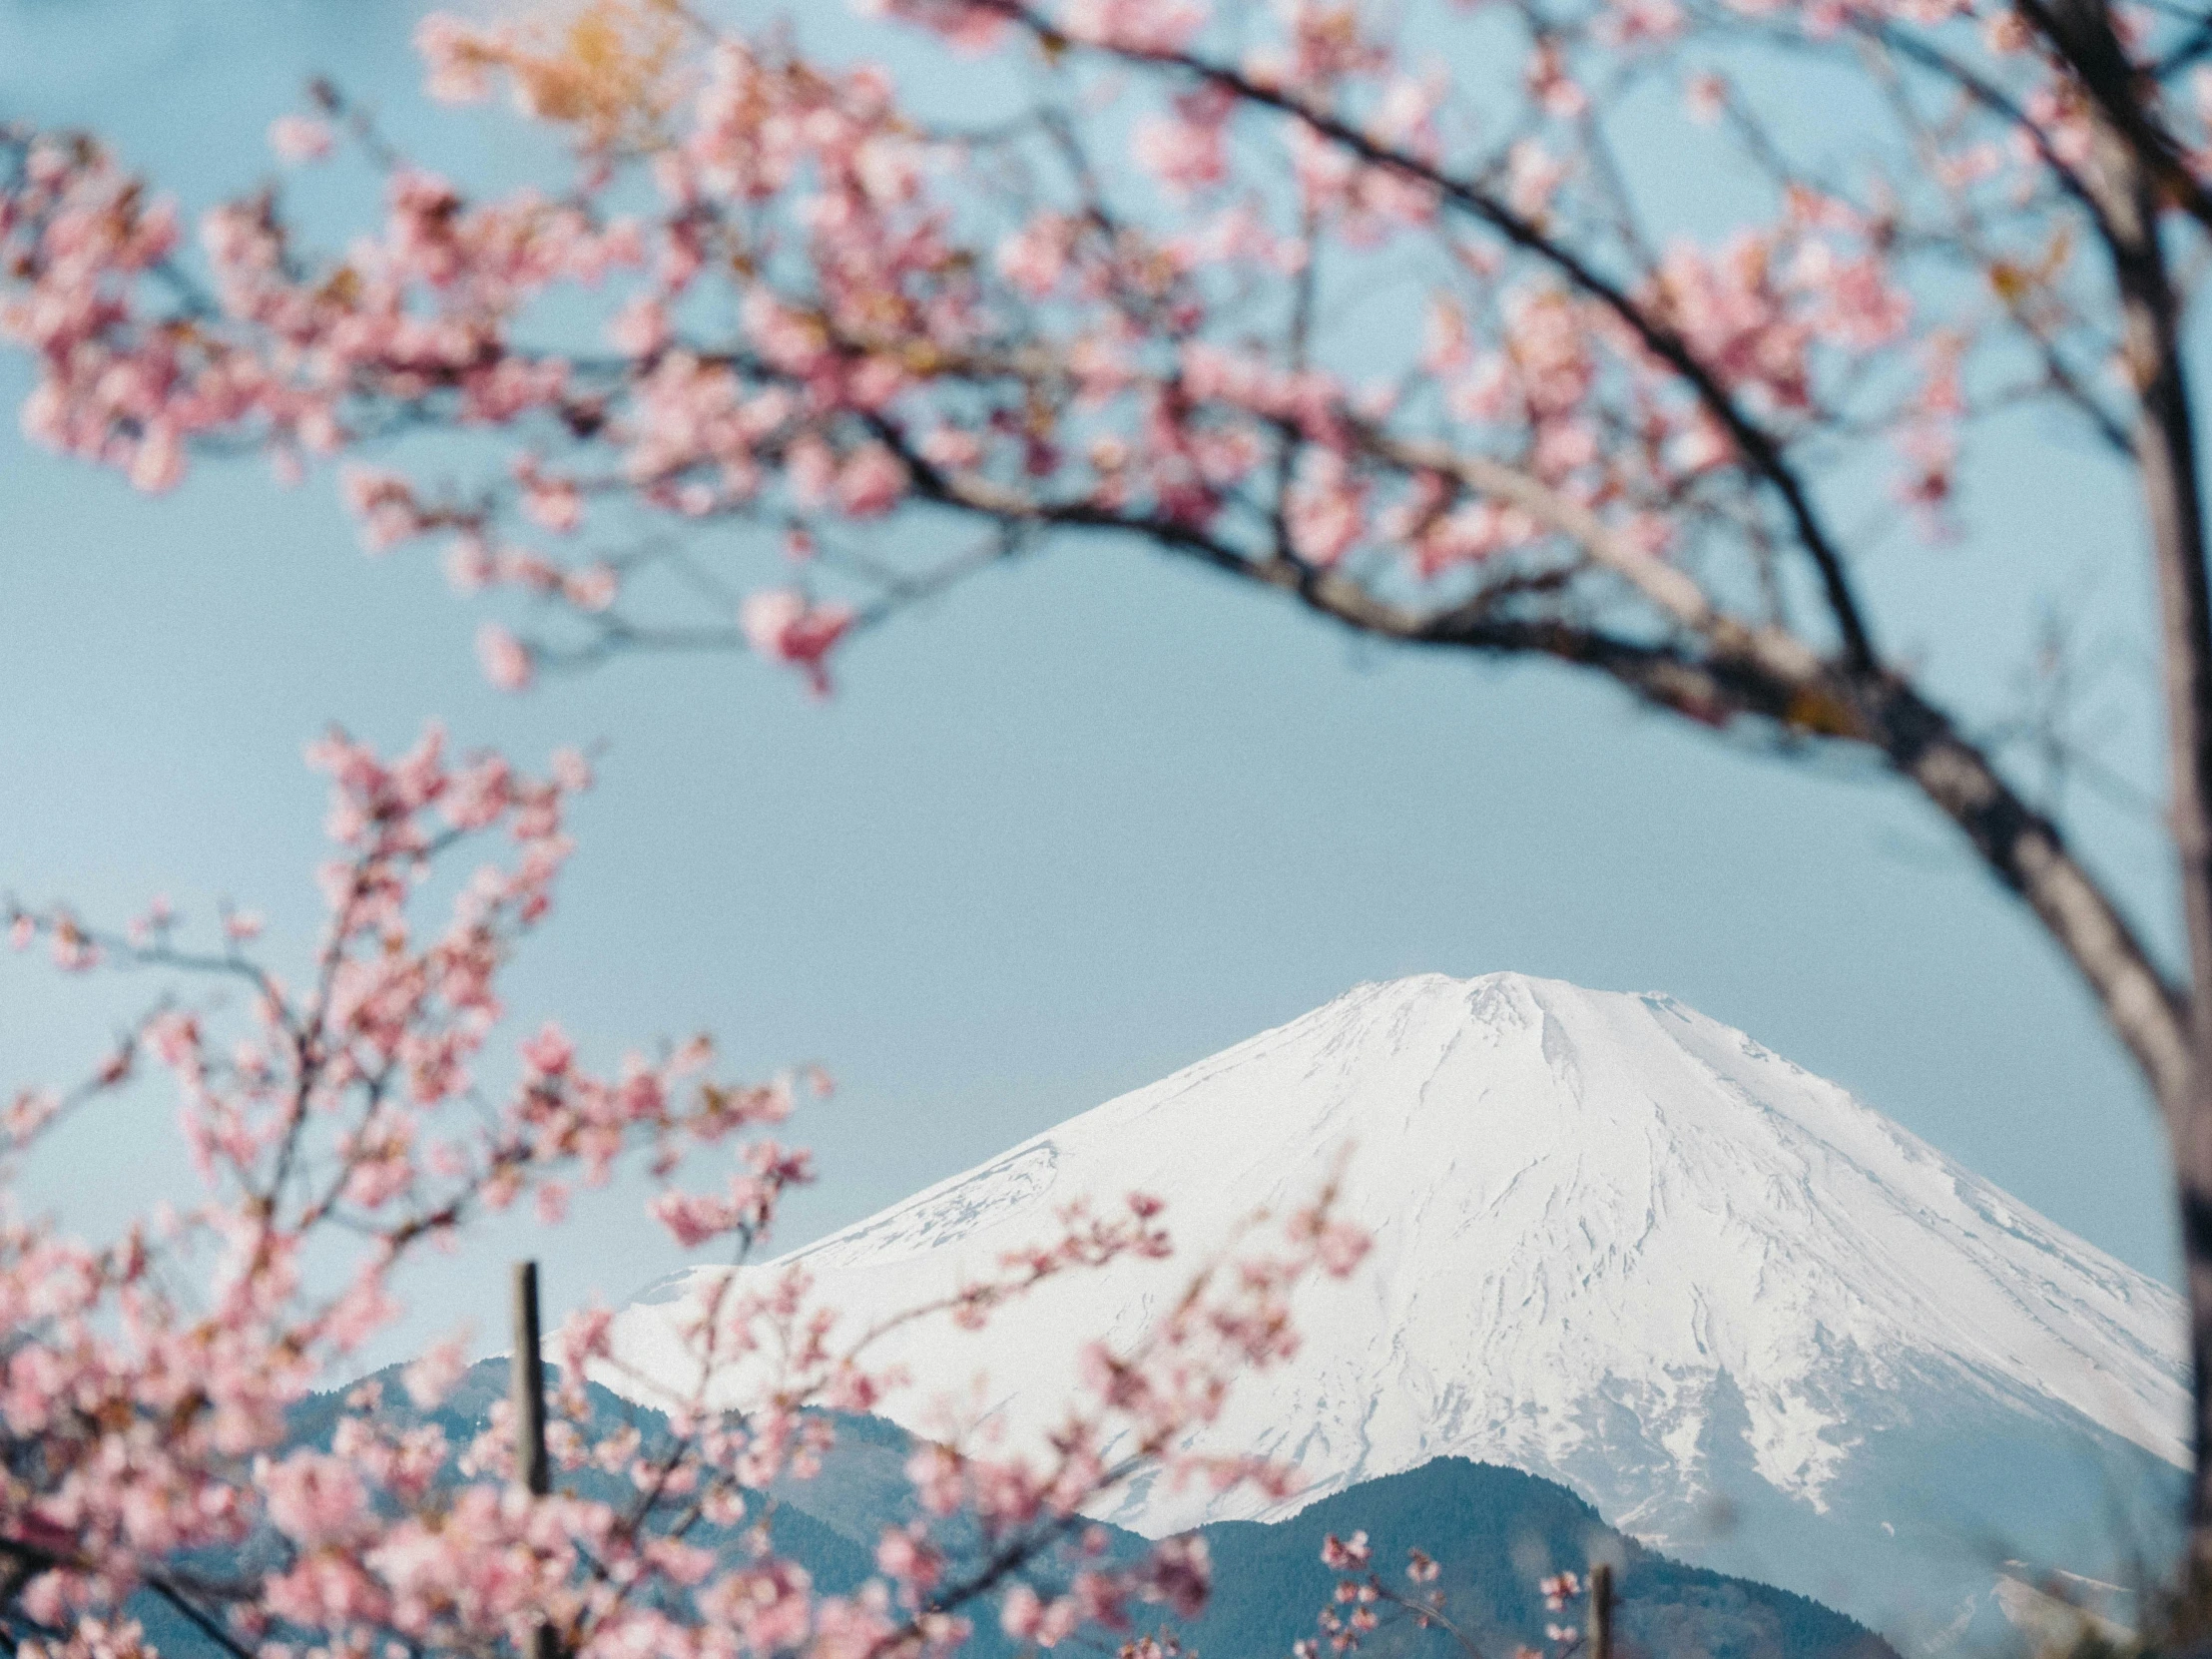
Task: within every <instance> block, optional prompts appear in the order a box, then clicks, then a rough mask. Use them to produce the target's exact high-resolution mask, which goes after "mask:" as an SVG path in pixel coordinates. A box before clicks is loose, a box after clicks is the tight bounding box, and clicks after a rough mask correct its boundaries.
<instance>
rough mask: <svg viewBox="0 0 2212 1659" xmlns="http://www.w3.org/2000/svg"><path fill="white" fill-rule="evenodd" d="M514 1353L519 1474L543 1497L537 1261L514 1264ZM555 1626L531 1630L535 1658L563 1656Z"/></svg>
mask: <svg viewBox="0 0 2212 1659" xmlns="http://www.w3.org/2000/svg"><path fill="white" fill-rule="evenodd" d="M514 1318H515V1357H514V1364H513V1368H512V1377H513V1395H514V1415H515V1474H516V1475H517V1476H518V1477H519V1478H520V1479H521V1481H522V1483H523V1485H524V1486H526V1487H527V1488H528V1489H529V1490H530V1491H531V1492H533V1493H535V1494H536V1495H537V1496H539V1497H543V1496H545V1495H546V1494H547V1493H548V1492H550V1491H551V1490H552V1489H553V1468H552V1464H551V1463H550V1462H549V1461H548V1460H547V1458H546V1455H545V1357H544V1354H543V1352H542V1343H541V1341H540V1331H539V1327H538V1265H537V1263H535V1262H517V1263H516V1264H515V1307H514ZM559 1655H560V1649H559V1648H558V1647H557V1646H555V1644H554V1641H553V1631H552V1629H551V1627H550V1626H547V1625H544V1624H540V1625H538V1626H536V1627H535V1628H534V1629H532V1631H531V1632H530V1659H559Z"/></svg>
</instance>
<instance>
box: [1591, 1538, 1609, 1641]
mask: <svg viewBox="0 0 2212 1659" xmlns="http://www.w3.org/2000/svg"><path fill="white" fill-rule="evenodd" d="M1589 1649H1590V1652H1589V1659H1613V1564H1612V1563H1611V1562H1610V1561H1593V1562H1592V1563H1591V1564H1590V1640H1589Z"/></svg>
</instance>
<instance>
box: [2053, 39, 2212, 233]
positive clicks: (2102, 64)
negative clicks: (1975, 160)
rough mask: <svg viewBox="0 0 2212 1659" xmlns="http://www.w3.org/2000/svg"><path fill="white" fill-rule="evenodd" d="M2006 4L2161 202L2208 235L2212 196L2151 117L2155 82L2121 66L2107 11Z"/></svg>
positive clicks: (2121, 50)
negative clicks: (2093, 110)
mask: <svg viewBox="0 0 2212 1659" xmlns="http://www.w3.org/2000/svg"><path fill="white" fill-rule="evenodd" d="M2014 3H2015V4H2016V5H2017V6H2018V8H2019V13H2020V15H2021V16H2022V17H2024V18H2026V19H2027V21H2028V22H2029V23H2030V24H2032V25H2033V26H2034V28H2035V32H2036V33H2037V34H2039V35H2041V36H2042V37H2043V40H2044V42H2045V44H2047V45H2048V46H2049V47H2050V49H2051V51H2052V53H2053V54H2055V55H2056V57H2057V58H2058V60H2059V61H2060V63H2062V64H2063V65H2064V66H2065V68H2066V70H2067V71H2068V72H2069V73H2070V74H2071V75H2072V76H2073V78H2074V81H2075V82H2076V83H2077V84H2078V85H2079V86H2080V88H2081V90H2082V91H2083V92H2084V93H2086V94H2087V95H2088V97H2089V101H2090V103H2092V104H2093V105H2095V106H2096V109H2097V113H2098V114H2099V115H2100V116H2101V117H2102V118H2103V120H2104V121H2105V122H2106V123H2107V124H2108V125H2109V126H2110V127H2111V129H2112V131H2113V132H2114V133H2116V134H2118V135H2119V137H2120V138H2121V139H2122V140H2124V141H2125V143H2126V144H2127V146H2128V148H2129V150H2130V151H2132V152H2133V153H2134V156H2135V159H2136V162H2137V163H2138V164H2139V165H2140V166H2141V167H2142V168H2143V169H2144V170H2145V171H2146V172H2147V173H2149V174H2150V176H2151V177H2152V178H2154V179H2155V180H2157V182H2158V187H2159V190H2160V193H2161V194H2162V195H2163V196H2164V197H2165V199H2166V200H2167V201H2168V202H2170V203H2171V204H2172V205H2173V206H2175V207H2177V208H2179V209H2180V210H2181V211H2182V212H2183V213H2185V214H2187V215H2188V216H2189V217H2190V218H2191V219H2193V220H2195V221H2196V222H2197V223H2198V224H2199V225H2200V226H2202V227H2204V228H2205V229H2206V230H2208V231H2212V194H2208V193H2207V192H2206V190H2205V188H2204V186H2203V185H2202V184H2201V183H2200V182H2199V181H2198V179H2197V176H2196V171H2195V169H2193V168H2192V167H2191V166H2190V165H2189V156H2188V152H2187V151H2186V150H2185V149H2184V148H2183V147H2182V145H2181V144H2180V142H2179V141H2178V140H2176V139H2175V138H2174V136H2173V135H2172V134H2171V133H2169V132H2167V131H2166V128H2165V124H2164V123H2163V122H2161V121H2160V120H2159V119H2158V115H2157V112H2156V110H2155V108H2154V107H2153V105H2152V103H2151V95H2153V94H2154V93H2155V90H2156V86H2157V83H2156V81H2155V80H2154V79H2153V78H2152V74H2151V72H2150V71H2148V70H2145V69H2139V68H2137V67H2136V65H2134V64H2133V63H2131V62H2129V61H2128V56H2127V49H2126V48H2125V47H2124V46H2122V45H2121V44H2120V39H2119V36H2118V34H2117V33H2116V32H2115V31H2114V29H2113V27H2112V20H2111V16H2110V13H2109V12H2108V10H2107V9H2106V8H2105V7H2104V6H2103V5H2101V4H2084V3H2082V0H2014Z"/></svg>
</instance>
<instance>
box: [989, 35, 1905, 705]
mask: <svg viewBox="0 0 2212 1659" xmlns="http://www.w3.org/2000/svg"><path fill="white" fill-rule="evenodd" d="M972 3H973V4H974V5H976V6H978V7H980V8H981V9H983V10H987V11H991V12H995V13H997V14H998V15H999V16H1001V17H1004V18H1006V19H1007V20H1008V21H1009V22H1012V23H1014V24H1016V25H1017V26H1018V27H1020V28H1022V29H1025V30H1027V31H1028V32H1029V33H1030V34H1031V35H1032V36H1033V37H1035V39H1036V40H1037V41H1038V42H1039V43H1040V44H1041V45H1044V46H1045V47H1047V48H1048V49H1050V50H1054V51H1064V50H1066V49H1067V48H1068V47H1070V46H1073V45H1076V44H1079V43H1077V42H1074V41H1071V40H1070V39H1069V38H1068V37H1067V36H1066V35H1064V34H1062V33H1061V32H1060V31H1059V30H1058V29H1056V28H1055V27H1054V26H1053V25H1052V24H1051V23H1049V22H1048V21H1047V20H1045V19H1044V18H1041V17H1039V16H1038V15H1037V14H1036V13H1035V12H1033V11H1032V10H1030V8H1029V7H1028V6H1027V5H1026V4H1024V3H1023V0H972ZM1095 50H1097V51H1100V52H1102V53H1104V54H1106V55H1107V56H1109V57H1113V58H1118V59H1121V60H1123V61H1125V62H1130V63H1140V64H1148V65H1151V66H1153V67H1155V68H1162V69H1174V70H1179V71H1182V72H1183V73H1185V74H1189V75H1191V76H1194V77H1196V78H1197V79H1199V80H1201V81H1204V82H1205V83H1207V84H1208V85H1210V86H1215V87H1219V88H1220V89H1221V90H1222V91H1224V92H1227V93H1229V94H1230V95H1232V96H1233V97H1235V98H1237V99H1239V100H1241V101H1243V102H1245V103H1249V104H1256V105H1259V106H1262V107H1264V108H1267V109H1272V110H1276V111H1278V112H1280V113H1282V114H1284V115H1288V116H1292V117H1294V118H1296V119H1297V120H1299V121H1301V122H1303V123H1305V125H1306V126H1308V127H1309V128H1311V129H1312V130H1313V131H1314V132H1316V133H1319V134H1320V135H1322V136H1323V137H1324V138H1327V139H1329V140H1330V141H1331V142H1333V143H1335V144H1338V145H1340V146H1342V147H1343V148H1344V149H1346V150H1349V151H1350V152H1351V153H1352V154H1354V155H1355V156H1357V157H1359V158H1360V160H1362V161H1363V162H1366V163H1367V164H1368V165H1369V166H1371V167H1376V168H1380V169H1382V170H1383V171H1385V172H1389V173H1394V174H1396V175H1398V176H1399V177H1401V178H1404V179H1407V180H1410V181H1411V182H1413V183H1415V184H1418V185H1421V186H1424V187H1425V188H1427V189H1429V190H1432V191H1434V192H1435V193H1436V195H1437V197H1438V199H1439V200H1441V201H1443V202H1445V203H1448V204H1449V205H1451V206H1452V207H1454V208H1457V209H1458V210H1460V211H1461V212H1463V213H1466V214H1469V215H1471V216H1472V217H1474V218H1475V219H1478V220H1480V221H1481V222H1482V223H1483V224H1485V225H1487V226H1489V227H1490V229H1492V230H1493V231H1495V232H1497V234H1498V235H1500V236H1502V237H1504V238H1505V240H1506V241H1508V242H1510V243H1512V244H1513V245H1514V246H1515V247H1517V248H1519V249H1521V250H1523V251H1524V252H1526V253H1529V254H1532V255H1534V256H1535V257H1536V258H1538V259H1540V260H1542V261H1543V262H1544V263H1545V264H1547V265H1549V266H1550V267H1551V268H1552V269H1553V270H1555V271H1557V272H1558V273H1559V274H1560V275H1561V276H1562V277H1566V279H1567V280H1568V281H1569V282H1570V283H1571V284H1572V285H1573V286H1575V287H1576V288H1578V289H1580V290H1581V291H1582V292H1583V293H1584V294H1586V295H1588V296H1589V297H1590V298H1592V299H1595V300H1597V301H1598V302H1599V303H1600V304H1602V305H1604V306H1605V307H1606V309H1608V310H1610V311H1611V312H1612V313H1613V314H1614V315H1615V316H1616V317H1618V318H1619V319H1620V320H1621V321H1622V323H1624V324H1625V325H1626V326H1627V327H1628V329H1629V330H1630V332H1632V333H1633V334H1634V335H1635V336H1636V338H1637V340H1638V341H1639V342H1640V343H1641V344H1642V345H1643V347H1644V349H1646V350H1647V351H1649V352H1650V353H1651V354H1652V355H1653V356H1654V357H1656V358H1658V359H1659V360H1660V361H1661V362H1663V363H1665V364H1666V365H1667V366H1668V367H1669V368H1670V369H1672V370H1673V371H1674V372H1675V373H1676V374H1678V375H1679V376H1681V378H1682V379H1683V381H1684V382H1685V383H1687V384H1688V385H1689V387H1690V388H1691V390H1692V391H1693V392H1695V393H1696V395H1697V399H1698V401H1699V402H1700V403H1701V404H1702V405H1704V407H1705V408H1706V410H1707V411H1708V412H1709V413H1710V414H1711V415H1712V416H1713V418H1714V419H1715V420H1716V421H1718V422H1719V423H1720V425H1721V427H1722V428H1723V429H1724V430H1725V431H1726V432H1727V433H1728V435H1729V438H1730V440H1731V442H1733V443H1734V445H1735V447H1736V449H1737V451H1738V452H1739V453H1740V454H1741V455H1742V456H1743V457H1744V459H1745V461H1746V463H1747V464H1748V466H1749V468H1750V470H1751V471H1752V472H1753V473H1754V474H1755V475H1756V476H1758V477H1761V478H1764V479H1765V480H1766V481H1767V482H1768V484H1769V485H1771V486H1772V487H1773V489H1774V490H1775V492H1776V494H1778V495H1779V496H1780V497H1781V498H1782V503H1783V507H1784V510H1785V511H1786V512H1787V514H1788V515H1789V519H1790V523H1791V525H1792V528H1793V529H1794V530H1795V531H1796V534H1797V539H1798V541H1799V543H1800V544H1801V545H1802V546H1803V547H1804V549H1805V551H1806V554H1807V556H1808V557H1809V558H1811V560H1812V561H1813V564H1814V567H1815V569H1816V570H1817V571H1818V572H1819V575H1820V580H1821V587H1822V591H1823V593H1824V595H1825V596H1826V599H1827V603H1828V609H1829V613H1830V615H1831V616H1832V617H1833V618H1834V619H1835V623H1836V628H1837V632H1838V634H1839V635H1840V636H1841V638H1842V641H1843V648H1844V656H1845V659H1846V660H1847V661H1848V662H1850V663H1851V664H1852V665H1853V666H1854V667H1855V668H1858V669H1861V670H1870V669H1872V668H1873V667H1874V666H1875V663H1876V656H1875V649H1874V643H1873V636H1872V633H1871V631H1870V629H1869V627H1868V624H1867V620H1866V616H1865V613H1864V611H1863V609H1862V607H1861V606H1860V603H1859V599H1858V595H1857V593H1856V592H1855V591H1854V590H1853V587H1852V584H1851V578H1850V574H1849V572H1848V571H1847V570H1846V568H1845V562H1844V557H1843V552H1842V550H1841V549H1840V548H1839V547H1838V546H1837V545H1836V543H1835V541H1834V539H1833V538H1832V537H1831V536H1830V535H1829V533H1828V530H1827V527H1826V526H1825V525H1824V524H1822V522H1821V519H1820V515H1819V513H1818V512H1817V511H1816V509H1815V508H1814V505H1813V499H1812V492H1811V491H1810V490H1809V489H1808V488H1807V486H1806V483H1805V481H1804V480H1803V479H1802V478H1800V477H1799V476H1798V474H1797V472H1796V470H1795V469H1794V468H1793V467H1791V465H1790V464H1789V462H1788V461H1787V459H1785V457H1784V454H1783V444H1782V441H1781V440H1780V439H1779V438H1777V437H1776V436H1775V435H1774V434H1773V433H1771V432H1769V431H1768V430H1767V429H1766V428H1765V427H1763V426H1761V425H1760V424H1759V423H1758V422H1757V421H1755V420H1753V419H1752V417H1751V416H1750V415H1749V414H1748V413H1746V412H1745V410H1744V408H1743V407H1742V405H1740V404H1739V403H1738V402H1737V401H1736V399H1735V398H1734V397H1732V396H1730V395H1729V392H1728V389H1727V387H1725V386H1723V385H1722V384H1721V382H1720V380H1719V378H1718V377H1717V376H1716V375H1715V374H1714V373H1713V372H1712V370H1710V369H1709V368H1707V367H1706V365H1705V364H1704V363H1703V362H1701V361H1699V359H1698V357H1697V354H1696V353H1695V352H1694V351H1692V350H1691V349H1690V346H1689V343H1688V341H1686V340H1684V339H1683V338H1682V336H1681V335H1680V334H1679V333H1677V332H1676V331H1675V330H1674V329H1672V328H1671V327H1668V326H1667V325H1666V324H1665V323H1664V322H1662V321H1661V320H1660V319H1659V318H1657V317H1655V316H1654V315H1652V314H1651V312H1650V311H1649V310H1648V309H1647V308H1646V307H1645V306H1644V305H1642V304H1641V303H1639V302H1638V301H1637V300H1636V298H1635V297H1634V296H1633V295H1631V294H1630V293H1629V292H1628V291H1627V289H1625V288H1623V287H1622V286H1621V285H1620V284H1619V283H1617V282H1615V281H1613V280H1612V279H1611V278H1610V277H1606V276H1605V275H1604V274H1603V273H1601V272H1600V271H1598V270H1597V269H1596V267H1594V266H1593V265H1591V264H1590V263H1589V261H1587V260H1585V259H1584V258H1582V256H1580V255H1579V254H1577V253H1575V252H1574V251H1573V250H1572V249H1570V248H1567V247H1565V246H1564V245H1562V244H1561V243H1559V242H1558V241H1557V240H1555V239H1554V238H1552V237H1551V236H1549V235H1547V234H1546V233H1545V232H1544V230H1543V229H1542V228H1541V227H1540V226H1538V225H1537V224H1536V223H1535V222H1534V221H1533V220H1531V219H1530V218H1528V217H1527V216H1526V215H1524V214H1520V213H1516V212H1515V211H1514V210H1513V209H1512V207H1511V206H1510V205H1509V204H1507V203H1505V202H1503V201H1500V200H1499V199H1498V198H1497V197H1495V196H1493V195H1491V194H1490V193H1489V192H1488V191H1486V190H1484V189H1482V188H1481V187H1480V186H1479V185H1477V184H1474V183H1472V182H1471V181H1468V180H1465V179H1461V178H1458V177H1455V176H1454V175H1452V174H1450V173H1446V172H1444V171H1443V170H1442V169H1441V168H1438V167H1436V166H1434V165H1432V164H1431V163H1428V162H1425V161H1423V160H1421V159H1420V158H1419V157H1417V156H1410V155H1407V154H1405V153H1404V152H1403V151H1400V150H1394V149H1391V148H1390V147H1389V146H1387V145H1385V144H1383V143H1382V142H1380V141H1379V140H1377V139H1375V138H1374V137H1372V136H1371V135H1369V134H1368V133H1365V132H1363V131H1362V130H1361V129H1360V128H1358V127H1355V126H1353V125H1352V124H1351V123H1350V122H1348V121H1346V120H1344V119H1342V118H1341V117H1339V116H1337V115H1334V114H1332V113H1331V112H1330V111H1328V110H1326V109H1323V108H1321V107H1320V106H1318V105H1316V104H1314V103H1312V102H1310V101H1309V100H1308V99H1306V98H1304V97H1302V96H1301V95H1299V94H1298V93H1296V92H1294V91H1290V90H1288V89H1286V88H1283V87H1277V86H1267V85H1263V84H1262V83H1260V82H1258V81H1255V80H1253V79H1252V78H1251V77H1250V76H1248V75H1246V74H1244V73H1243V72H1242V71H1240V70H1236V69H1232V68H1230V67H1228V66H1227V65H1224V64H1218V63H1213V62H1210V61H1208V60H1207V59H1204V58H1201V57H1198V56H1197V55H1195V54H1193V53H1189V52H1180V51H1166V50H1145V49H1140V48H1136V47H1126V46H1101V47H1097V48H1095Z"/></svg>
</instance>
